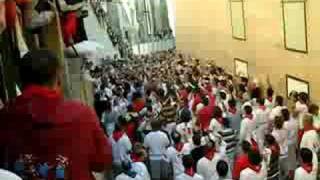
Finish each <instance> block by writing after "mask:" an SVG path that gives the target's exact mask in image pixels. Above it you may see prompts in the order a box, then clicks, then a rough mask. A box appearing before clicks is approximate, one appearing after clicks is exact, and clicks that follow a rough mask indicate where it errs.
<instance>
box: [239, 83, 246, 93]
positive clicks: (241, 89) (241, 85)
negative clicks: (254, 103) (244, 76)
mask: <svg viewBox="0 0 320 180" xmlns="http://www.w3.org/2000/svg"><path fill="white" fill-rule="evenodd" d="M246 91H247V90H246V86H245V85H243V84H239V92H242V93H245V92H246Z"/></svg>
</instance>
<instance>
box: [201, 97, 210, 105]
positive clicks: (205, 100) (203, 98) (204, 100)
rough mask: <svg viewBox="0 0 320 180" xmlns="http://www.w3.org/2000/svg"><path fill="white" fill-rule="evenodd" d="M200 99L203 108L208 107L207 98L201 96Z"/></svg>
mask: <svg viewBox="0 0 320 180" xmlns="http://www.w3.org/2000/svg"><path fill="white" fill-rule="evenodd" d="M201 99H202V103H203V105H204V106H208V105H209V99H208V97H206V96H202V97H201Z"/></svg>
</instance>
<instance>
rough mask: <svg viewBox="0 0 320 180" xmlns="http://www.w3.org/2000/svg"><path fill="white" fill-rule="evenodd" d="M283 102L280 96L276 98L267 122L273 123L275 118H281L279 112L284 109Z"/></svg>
mask: <svg viewBox="0 0 320 180" xmlns="http://www.w3.org/2000/svg"><path fill="white" fill-rule="evenodd" d="M283 101H284V100H283V97H282V96H276V99H275V105H274V107H273V108H272V110H271V112H270V115H269V120H270V121H271V122H274V119H275V117H276V116H281V110H282V109H283V108H284V107H283Z"/></svg>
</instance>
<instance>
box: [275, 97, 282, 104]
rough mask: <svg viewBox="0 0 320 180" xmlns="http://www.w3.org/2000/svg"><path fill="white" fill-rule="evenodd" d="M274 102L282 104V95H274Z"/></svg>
mask: <svg viewBox="0 0 320 180" xmlns="http://www.w3.org/2000/svg"><path fill="white" fill-rule="evenodd" d="M276 103H277V104H278V105H279V106H283V97H282V96H276Z"/></svg>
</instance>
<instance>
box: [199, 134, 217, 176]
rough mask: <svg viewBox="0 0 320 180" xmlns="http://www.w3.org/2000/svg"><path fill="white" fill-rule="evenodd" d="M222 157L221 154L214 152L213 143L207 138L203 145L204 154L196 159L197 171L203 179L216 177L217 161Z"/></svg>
mask: <svg viewBox="0 0 320 180" xmlns="http://www.w3.org/2000/svg"><path fill="white" fill-rule="evenodd" d="M220 159H222V157H221V155H220V154H219V153H217V152H216V148H215V143H214V142H213V141H212V140H209V142H208V143H207V145H206V146H205V156H204V157H203V158H201V159H200V160H199V161H198V164H197V173H199V174H200V175H201V176H202V177H203V178H204V180H211V178H212V177H217V176H218V174H217V170H216V169H215V168H214V167H216V166H217V163H218V161H219V160H220Z"/></svg>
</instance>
